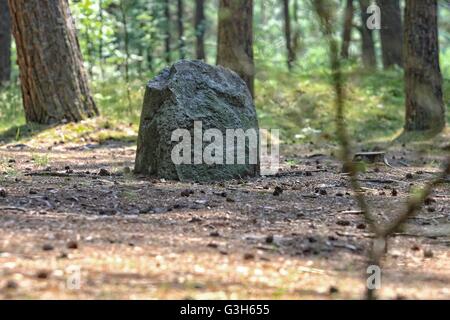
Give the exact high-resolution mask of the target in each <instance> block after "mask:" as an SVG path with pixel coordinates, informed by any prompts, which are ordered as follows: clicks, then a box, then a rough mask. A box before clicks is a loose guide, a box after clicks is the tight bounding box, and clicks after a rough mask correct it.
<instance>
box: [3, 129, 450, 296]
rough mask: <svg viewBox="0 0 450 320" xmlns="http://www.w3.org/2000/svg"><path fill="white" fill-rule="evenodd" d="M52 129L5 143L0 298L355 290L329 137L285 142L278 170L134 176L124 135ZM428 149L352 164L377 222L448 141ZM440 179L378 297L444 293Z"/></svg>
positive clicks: (351, 248)
mask: <svg viewBox="0 0 450 320" xmlns="http://www.w3.org/2000/svg"><path fill="white" fill-rule="evenodd" d="M448 138H449V136H447V137H445V139H443V141H445V140H446V141H447V142H448V141H450V139H448ZM54 141H56V140H45V139H44V140H39V139H29V140H27V141H25V142H23V143H16V142H12V143H6V144H3V145H2V146H0V172H1V174H0V189H2V191H1V190H0V298H1V299H4V298H6V299H16V298H25V299H41V298H48V299H61V298H87V299H91V298H97V299H110V298H112V299H129V298H131V299H136V298H143V299H347V298H349V299H359V298H362V297H363V295H364V290H365V283H366V280H365V279H366V277H367V274H366V254H367V250H368V248H369V247H370V242H371V234H370V233H369V232H368V230H367V226H366V224H365V222H364V220H363V216H362V215H361V213H360V212H359V210H358V207H357V205H356V204H355V201H354V199H353V197H352V193H353V192H352V191H351V189H350V188H349V186H348V181H347V177H346V176H345V175H343V174H342V173H341V165H340V164H339V162H338V161H336V160H335V159H334V158H333V157H332V154H333V149H331V147H329V146H328V147H327V146H318V145H293V146H290V147H285V148H283V149H282V154H283V165H282V171H281V172H280V174H278V175H277V176H273V177H265V178H254V179H247V180H239V181H228V182H222V183H212V184H205V183H181V182H172V181H164V180H159V179H158V180H156V179H150V178H143V177H135V176H133V175H132V174H130V173H129V171H128V169H127V168H132V167H133V161H134V154H135V147H134V144H133V143H128V142H121V141H110V140H106V141H102V142H101V143H89V144H86V142H82V141H77V142H72V143H70V142H69V143H67V142H66V143H63V142H60V143H59V142H54ZM427 150H430V149H429V146H426V145H424V144H419V145H411V146H409V145H407V146H406V147H393V148H390V149H389V151H388V153H387V159H388V160H389V162H390V163H391V165H392V167H388V166H385V165H383V164H380V165H370V166H367V168H366V170H365V172H364V173H362V174H361V175H360V178H361V181H362V184H363V186H364V193H365V194H366V196H367V197H368V199H369V201H370V204H371V206H372V207H373V209H374V211H375V212H376V213H377V214H378V218H379V220H380V221H381V222H383V221H384V222H386V221H387V220H389V219H390V218H392V217H393V216H394V215H395V214H397V213H398V212H400V211H401V210H402V208H404V206H405V201H406V198H407V196H408V192H409V190H410V189H412V188H414V187H418V186H421V185H423V184H424V183H425V182H426V181H427V180H429V179H430V178H432V177H433V176H434V174H435V173H436V172H438V171H439V163H440V161H442V159H443V152H437V151H434V152H430V151H427ZM449 183H450V182H446V183H444V184H443V185H441V186H440V187H439V188H437V189H436V191H435V192H434V194H433V196H432V198H430V199H428V201H427V205H426V207H425V208H424V209H423V210H422V211H421V212H420V214H419V215H418V216H416V217H415V218H413V219H410V220H409V221H408V223H407V226H406V227H405V228H404V229H403V230H402V231H401V232H400V233H398V234H396V235H395V236H394V237H393V238H391V240H390V241H389V251H388V254H387V256H386V257H385V259H384V261H383V268H382V272H383V273H382V288H381V290H380V292H379V294H380V297H381V298H385V299H405V298H406V299H419V298H420V299H422V298H427V299H445V298H446V299H449V298H450V250H449V246H450V192H449V190H450V186H449ZM277 186H278V187H279V188H278V189H277V190H279V191H280V190H282V191H283V192H282V193H281V194H279V195H274V190H275V187H277ZM280 188H281V189H280ZM77 270H79V271H80V273H79V275H80V277H79V280H80V281H81V282H80V287H79V288H73V287H70V286H69V285H68V281H70V279H72V280H73V279H74V278H73V276H74V274H75V273H73V272H76V271H77Z"/></svg>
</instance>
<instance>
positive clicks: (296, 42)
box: [292, 0, 300, 60]
mask: <svg viewBox="0 0 450 320" xmlns="http://www.w3.org/2000/svg"><path fill="white" fill-rule="evenodd" d="M298 10H299V6H298V0H294V9H293V11H294V14H293V18H294V25H295V28H294V36H293V37H294V38H293V40H292V50H294V57H295V60H297V54H298V51H299V49H300V21H299V18H298Z"/></svg>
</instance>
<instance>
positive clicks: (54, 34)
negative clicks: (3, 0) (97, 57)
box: [9, 0, 98, 124]
mask: <svg viewBox="0 0 450 320" xmlns="http://www.w3.org/2000/svg"><path fill="white" fill-rule="evenodd" d="M9 6H10V9H11V20H12V25H13V34H14V37H15V39H16V47H17V62H18V64H19V69H20V83H21V87H22V98H23V105H24V108H25V115H26V119H27V121H28V122H38V123H45V124H48V123H59V122H64V121H79V120H82V119H84V118H86V117H93V116H95V115H97V114H98V111H97V108H96V106H95V103H94V100H93V99H92V96H91V93H90V90H89V87H88V80H87V76H86V72H85V70H84V67H83V62H82V57H81V53H80V48H79V44H78V39H77V36H76V33H75V32H76V28H75V24H74V21H73V18H72V16H71V13H70V9H69V5H68V2H67V1H53V0H10V1H9Z"/></svg>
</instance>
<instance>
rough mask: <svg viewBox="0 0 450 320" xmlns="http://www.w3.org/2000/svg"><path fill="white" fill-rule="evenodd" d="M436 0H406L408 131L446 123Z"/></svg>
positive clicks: (436, 127) (432, 128)
mask: <svg viewBox="0 0 450 320" xmlns="http://www.w3.org/2000/svg"><path fill="white" fill-rule="evenodd" d="M437 10H438V9H437V1H436V0H420V1H418V0H407V1H406V11H405V30H404V49H403V50H404V53H405V55H404V57H405V90H406V123H405V131H407V132H408V131H430V132H433V133H439V132H440V131H442V129H443V128H444V127H445V109H444V102H443V93H442V75H441V68H440V65H439V37H438V14H437Z"/></svg>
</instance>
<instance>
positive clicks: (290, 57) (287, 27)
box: [283, 0, 295, 70]
mask: <svg viewBox="0 0 450 320" xmlns="http://www.w3.org/2000/svg"><path fill="white" fill-rule="evenodd" d="M283 13H284V36H285V40H286V50H287V66H288V69H289V70H292V64H293V63H294V60H295V56H294V51H293V49H292V37H291V15H290V12H289V0H283Z"/></svg>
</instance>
